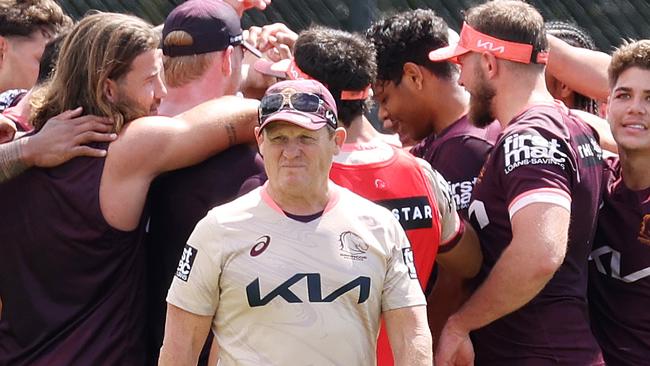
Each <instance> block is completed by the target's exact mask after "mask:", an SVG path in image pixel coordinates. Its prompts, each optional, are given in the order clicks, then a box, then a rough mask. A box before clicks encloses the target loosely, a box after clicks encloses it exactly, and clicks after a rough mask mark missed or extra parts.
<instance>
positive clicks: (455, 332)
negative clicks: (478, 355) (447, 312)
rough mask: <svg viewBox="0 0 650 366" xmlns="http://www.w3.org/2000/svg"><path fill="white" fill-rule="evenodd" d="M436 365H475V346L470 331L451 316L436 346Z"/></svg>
mask: <svg viewBox="0 0 650 366" xmlns="http://www.w3.org/2000/svg"><path fill="white" fill-rule="evenodd" d="M434 364H435V365H436V366H473V365H474V346H473V345H472V341H471V340H470V338H469V331H468V330H466V329H463V328H461V327H460V326H459V325H458V324H457V323H456V322H455V321H454V317H453V316H451V317H450V318H449V320H448V321H447V324H445V327H444V328H443V329H442V333H441V334H440V339H439V340H438V347H436V356H435V363H434Z"/></svg>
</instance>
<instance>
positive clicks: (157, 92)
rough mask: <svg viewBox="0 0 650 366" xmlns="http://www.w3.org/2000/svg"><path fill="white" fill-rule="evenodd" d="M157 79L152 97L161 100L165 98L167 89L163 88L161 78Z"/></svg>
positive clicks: (163, 83)
mask: <svg viewBox="0 0 650 366" xmlns="http://www.w3.org/2000/svg"><path fill="white" fill-rule="evenodd" d="M157 79H158V80H157V82H156V86H155V88H154V97H156V98H157V99H163V98H164V97H166V96H167V87H166V86H165V82H164V81H163V79H162V77H158V78H157Z"/></svg>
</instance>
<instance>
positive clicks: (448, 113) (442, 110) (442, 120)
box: [429, 78, 469, 134]
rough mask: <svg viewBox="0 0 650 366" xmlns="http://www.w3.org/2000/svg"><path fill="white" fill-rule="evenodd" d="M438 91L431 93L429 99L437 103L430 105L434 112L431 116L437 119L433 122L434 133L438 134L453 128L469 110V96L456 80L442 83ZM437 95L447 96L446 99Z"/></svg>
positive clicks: (430, 113)
mask: <svg viewBox="0 0 650 366" xmlns="http://www.w3.org/2000/svg"><path fill="white" fill-rule="evenodd" d="M439 86H440V87H439V88H438V90H436V91H435V92H434V91H429V95H430V96H431V97H429V98H430V99H431V101H432V102H433V101H434V100H435V103H429V105H430V106H431V108H432V110H431V111H430V112H429V115H431V116H434V117H435V118H434V119H433V121H432V125H433V131H434V133H436V134H438V133H440V132H441V131H442V130H444V129H445V128H447V127H449V126H451V125H452V124H453V123H454V122H456V121H458V120H459V119H460V118H461V117H463V116H464V115H466V114H467V112H468V109H469V94H468V93H467V92H466V91H465V89H463V88H462V87H460V86H459V85H458V83H457V82H456V79H455V78H454V79H452V80H451V81H449V82H446V83H440V84H439ZM436 95H445V96H447V97H445V98H437V97H435V96H436Z"/></svg>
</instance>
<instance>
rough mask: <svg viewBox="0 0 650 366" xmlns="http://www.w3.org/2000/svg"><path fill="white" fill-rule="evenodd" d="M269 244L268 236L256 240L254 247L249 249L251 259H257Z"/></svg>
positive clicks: (269, 238)
mask: <svg viewBox="0 0 650 366" xmlns="http://www.w3.org/2000/svg"><path fill="white" fill-rule="evenodd" d="M269 244H271V237H270V236H268V235H264V236H262V237H260V238H259V239H257V241H256V243H255V245H253V247H252V248H251V253H250V254H251V257H257V256H258V255H260V254H262V253H263V252H264V251H265V250H266V248H268V247H269Z"/></svg>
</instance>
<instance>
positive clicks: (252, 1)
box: [224, 0, 271, 17]
mask: <svg viewBox="0 0 650 366" xmlns="http://www.w3.org/2000/svg"><path fill="white" fill-rule="evenodd" d="M224 2H226V3H227V4H229V5H230V6H232V7H233V9H235V11H236V12H237V14H239V16H240V17H241V16H242V14H244V12H245V11H246V10H248V9H252V8H257V9H260V10H264V9H266V7H267V6H268V5H269V4H271V0H224Z"/></svg>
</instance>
